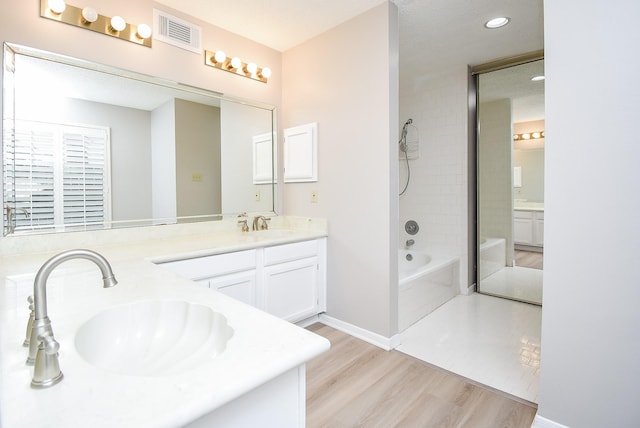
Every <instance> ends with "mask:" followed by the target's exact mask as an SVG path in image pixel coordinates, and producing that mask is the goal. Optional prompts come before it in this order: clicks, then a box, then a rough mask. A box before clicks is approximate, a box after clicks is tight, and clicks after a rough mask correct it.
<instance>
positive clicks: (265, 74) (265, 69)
mask: <svg viewBox="0 0 640 428" xmlns="http://www.w3.org/2000/svg"><path fill="white" fill-rule="evenodd" d="M260 76H262V77H264V78H265V79H268V78H269V77H271V69H270V68H269V67H262V71H260Z"/></svg>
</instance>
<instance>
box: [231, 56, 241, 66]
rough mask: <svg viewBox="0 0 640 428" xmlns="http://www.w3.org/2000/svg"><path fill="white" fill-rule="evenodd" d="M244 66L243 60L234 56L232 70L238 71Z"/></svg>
mask: <svg viewBox="0 0 640 428" xmlns="http://www.w3.org/2000/svg"><path fill="white" fill-rule="evenodd" d="M241 66H242V60H241V59H240V58H238V57H237V56H234V57H233V58H232V59H231V68H235V69H238V68H240V67H241Z"/></svg>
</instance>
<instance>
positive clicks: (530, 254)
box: [514, 250, 542, 269]
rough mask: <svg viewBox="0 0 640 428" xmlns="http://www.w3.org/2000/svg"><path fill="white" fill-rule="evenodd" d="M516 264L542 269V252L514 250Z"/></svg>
mask: <svg viewBox="0 0 640 428" xmlns="http://www.w3.org/2000/svg"><path fill="white" fill-rule="evenodd" d="M514 257H515V259H516V266H521V267H528V268H533V269H542V253H541V252H537V251H524V250H515V251H514Z"/></svg>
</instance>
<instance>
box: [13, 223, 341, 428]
mask: <svg viewBox="0 0 640 428" xmlns="http://www.w3.org/2000/svg"><path fill="white" fill-rule="evenodd" d="M272 223H274V226H275V227H273V228H272V229H270V230H268V231H254V232H248V233H242V232H240V231H239V230H238V228H237V225H236V221H235V219H234V220H233V221H231V220H229V221H221V222H209V223H197V224H186V225H173V226H161V227H159V228H140V229H139V230H136V229H120V230H113V231H104V232H101V233H96V232H93V233H86V234H84V233H79V234H64V236H60V235H56V236H52V237H51V239H42V236H39V237H36V236H24V237H15V238H5V239H4V240H3V241H2V245H1V246H0V250H1V251H2V253H3V254H4V255H2V256H0V281H1V282H0V370H1V371H0V379H1V380H0V382H1V385H0V388H1V389H0V425H2V426H7V427H9V426H10V427H21V426H24V427H32V426H65V427H72V426H93V427H113V426H118V427H129V426H130V427H163V426H193V427H200V426H225V427H246V426H267V425H268V426H279V427H300V426H304V422H305V363H306V362H307V361H309V360H311V359H312V358H314V357H315V356H317V355H319V354H320V353H322V352H324V351H326V350H327V349H328V348H329V342H328V341H327V340H326V339H324V338H322V337H320V336H317V335H315V334H313V333H311V332H309V331H307V330H304V329H302V328H300V327H297V326H296V325H294V324H292V323H291V322H290V321H294V322H295V321H299V320H302V319H306V318H309V317H312V316H314V315H315V314H317V313H318V312H322V311H323V310H324V306H325V303H324V302H325V294H326V292H325V288H326V287H325V282H326V279H325V275H326V274H325V269H326V235H327V232H326V224H325V223H324V222H322V221H320V222H319V225H318V222H316V221H313V220H310V219H293V220H291V219H286V218H274V221H273V222H272ZM154 229H155V230H154ZM263 232H265V233H263ZM98 241H99V242H100V244H98ZM38 243H39V244H38ZM81 243H83V244H84V245H81ZM14 245H15V246H17V247H16V248H15V249H14V248H13V247H12V246H14ZM30 246H33V248H32V249H31V250H29V251H27V252H23V254H19V255H9V254H12V253H17V252H19V251H18V250H17V248H18V247H19V248H29V247H30ZM79 247H87V248H90V249H92V250H95V251H97V252H99V253H100V254H102V255H103V256H104V257H105V258H106V259H107V260H108V261H109V262H110V264H111V266H112V268H113V271H114V273H115V275H116V277H117V280H118V282H119V283H118V285H117V286H115V287H112V288H108V289H103V288H102V287H101V286H100V273H99V271H98V270H97V269H96V268H95V266H94V265H92V264H90V263H86V261H82V260H79V261H76V260H72V261H68V262H65V263H64V264H62V265H61V266H59V267H58V268H56V269H55V270H54V271H53V272H52V274H51V276H50V278H49V281H48V284H47V293H48V296H47V297H48V310H49V317H50V318H51V323H52V327H53V331H54V332H55V336H56V339H57V341H58V342H59V343H60V351H59V356H60V358H59V360H60V367H61V370H62V372H63V374H64V379H63V380H62V381H61V382H60V383H58V384H57V385H54V386H52V387H49V388H46V389H41V390H36V389H32V388H31V387H30V386H29V385H30V381H31V377H32V372H33V368H32V367H31V366H27V365H26V364H25V360H26V357H27V348H25V347H23V346H22V342H23V340H24V338H25V327H26V323H27V319H28V317H29V310H28V304H27V300H26V299H27V296H28V295H30V294H31V293H32V290H33V279H34V276H35V273H36V272H37V270H38V269H39V267H40V266H41V265H42V264H43V263H44V262H45V261H46V260H47V259H48V258H49V257H51V256H53V255H54V254H56V253H58V252H59V250H61V249H62V248H65V249H66V248H79ZM157 302H161V303H162V302H169V303H171V302H179V303H183V304H186V305H197V306H198V307H204V308H205V309H207V310H208V309H211V310H212V311H213V312H215V313H216V314H218V316H220V317H222V318H224V322H226V323H227V325H228V327H229V328H230V329H231V330H230V331H231V333H230V336H229V338H228V340H226V343H224V346H223V349H222V350H221V351H219V352H218V353H217V354H216V355H215V356H213V355H212V356H211V358H205V359H204V360H202V359H201V360H198V362H197V363H195V362H194V363H193V365H192V366H190V365H189V364H187V365H186V366H185V367H181V368H180V370H177V369H176V370H173V371H172V370H168V371H157V372H156V371H153V370H152V371H151V372H148V371H145V372H144V373H143V370H142V368H144V367H145V364H140V365H139V366H132V367H133V368H131V370H130V371H129V372H127V373H123V372H122V371H120V370H116V369H115V368H114V369H112V368H111V367H110V366H109V365H108V363H107V366H106V367H98V366H97V365H96V364H95V363H94V362H92V361H91V362H90V361H89V360H88V359H87V358H86V357H85V356H84V354H82V353H81V352H79V350H80V349H81V348H82V347H81V346H79V345H80V343H79V341H82V340H85V339H83V338H82V337H81V335H80V334H79V332H80V331H85V330H86V328H87V325H89V324H90V323H91V321H92V320H94V319H95V317H97V316H101V314H105V313H107V312H109V311H112V310H114V308H115V310H118V309H119V308H122V307H125V306H126V305H131V304H139V305H140V307H144V306H151V305H153V304H155V303H157ZM185 302H186V303H185ZM136 307H137V306H136ZM114 323H115V322H114ZM103 328H106V329H109V328H110V325H108V323H107V325H106V326H103ZM226 331H228V330H226ZM98 356H99V355H98ZM137 363H139V361H138V362H137ZM136 367H140V369H138V368H136ZM127 368H130V367H127ZM136 370H140V373H137V372H136ZM247 409H251V411H250V412H248V411H247Z"/></svg>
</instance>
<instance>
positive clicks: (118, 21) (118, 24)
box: [111, 15, 127, 31]
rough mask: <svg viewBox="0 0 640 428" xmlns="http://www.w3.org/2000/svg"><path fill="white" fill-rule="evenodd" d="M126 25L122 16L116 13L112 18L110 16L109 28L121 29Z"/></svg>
mask: <svg viewBox="0 0 640 428" xmlns="http://www.w3.org/2000/svg"><path fill="white" fill-rule="evenodd" d="M126 27H127V23H126V22H125V20H124V18H123V17H121V16H118V15H116V16H114V17H113V18H111V28H112V29H113V30H114V31H122V30H124V29H125V28H126Z"/></svg>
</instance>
